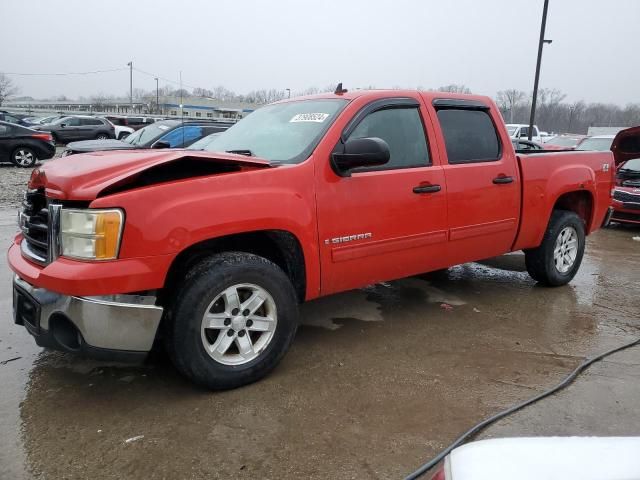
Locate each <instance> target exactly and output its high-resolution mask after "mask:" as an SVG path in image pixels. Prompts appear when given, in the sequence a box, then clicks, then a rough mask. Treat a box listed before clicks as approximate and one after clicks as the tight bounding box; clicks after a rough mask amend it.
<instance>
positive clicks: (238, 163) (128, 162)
mask: <svg viewBox="0 0 640 480" xmlns="http://www.w3.org/2000/svg"><path fill="white" fill-rule="evenodd" d="M269 167H271V164H270V163H269V162H268V161H267V160H264V159H261V158H257V157H246V156H243V155H235V154H229V153H217V152H200V151H195V150H133V151H127V152H125V151H115V152H93V153H86V154H79V155H71V156H67V157H62V158H59V159H56V160H52V161H50V162H47V163H46V164H45V165H43V166H42V167H40V168H36V169H35V170H34V171H33V173H32V174H31V179H30V180H29V188H31V189H34V188H45V190H46V194H47V196H48V197H51V198H55V199H58V200H84V201H91V200H95V199H96V198H98V197H99V196H105V195H107V194H109V193H112V192H115V191H123V190H126V189H131V188H137V187H142V186H149V185H153V184H159V183H165V182H170V181H176V180H183V179H186V178H194V177H202V176H207V175H217V174H222V173H229V172H235V171H247V170H255V169H259V168H269Z"/></svg>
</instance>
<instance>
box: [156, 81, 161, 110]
mask: <svg viewBox="0 0 640 480" xmlns="http://www.w3.org/2000/svg"><path fill="white" fill-rule="evenodd" d="M159 96H160V95H159V88H158V77H156V113H160V102H159V100H158V98H159Z"/></svg>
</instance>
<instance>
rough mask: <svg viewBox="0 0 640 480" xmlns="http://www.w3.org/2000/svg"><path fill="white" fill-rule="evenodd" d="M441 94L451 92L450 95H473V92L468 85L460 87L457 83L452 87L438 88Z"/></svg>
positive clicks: (451, 85)
mask: <svg viewBox="0 0 640 480" xmlns="http://www.w3.org/2000/svg"><path fill="white" fill-rule="evenodd" d="M438 91H439V92H449V93H471V90H470V89H469V88H468V87H467V86H466V85H458V84H456V83H452V84H450V85H444V86H442V87H440V88H438Z"/></svg>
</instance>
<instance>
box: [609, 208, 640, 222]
mask: <svg viewBox="0 0 640 480" xmlns="http://www.w3.org/2000/svg"><path fill="white" fill-rule="evenodd" d="M611 220H614V221H615V220H620V221H629V222H638V223H640V212H639V213H637V214H634V213H628V212H618V211H615V212H613V216H612V217H611Z"/></svg>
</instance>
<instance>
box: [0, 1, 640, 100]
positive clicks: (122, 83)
mask: <svg viewBox="0 0 640 480" xmlns="http://www.w3.org/2000/svg"><path fill="white" fill-rule="evenodd" d="M542 4H543V0H447V1H443V0H384V1H383V0H368V1H367V0H357V1H355V0H342V1H338V0H326V1H322V0H315V1H294V0H268V1H267V0H263V1H259V0H231V1H226V0H225V1H221V0H217V1H205V0H201V1H198V0H171V1H169V0H153V1H152V0H136V1H120V0H110V1H107V2H97V1H89V0H64V1H61V0H42V1H34V0H21V1H18V0H0V18H2V27H1V28H0V72H26V73H51V72H78V71H89V70H104V69H114V68H125V69H126V65H127V63H128V62H129V61H130V60H133V64H134V66H135V67H137V68H139V69H141V70H144V71H147V72H151V73H154V74H156V75H159V76H161V77H165V78H168V79H171V80H176V81H177V79H178V75H179V71H180V70H182V77H183V82H184V84H185V85H189V86H201V87H204V88H212V87H214V86H216V85H224V86H225V87H227V88H229V89H231V90H234V91H236V92H238V93H245V92H247V91H249V90H252V89H258V88H277V89H286V88H291V90H292V91H294V92H295V91H299V90H303V89H305V88H307V87H310V86H318V87H324V86H326V85H329V84H335V83H336V82H338V81H342V82H344V86H345V87H346V88H356V87H366V86H369V85H373V86H375V87H378V88H386V87H393V86H402V87H407V88H416V87H417V86H422V87H425V88H429V87H431V88H435V87H439V86H441V85H446V84H449V83H459V84H465V85H467V86H468V87H469V88H471V90H472V91H473V92H474V93H481V94H487V95H494V94H495V92H496V91H498V90H503V89H507V88H517V89H520V90H525V91H527V92H529V91H531V89H532V86H533V76H534V71H535V61H536V51H537V42H538V35H539V29H540V17H541V14H542ZM639 20H640V0H608V1H605V0H550V7H549V18H548V23H547V34H546V37H547V38H550V39H553V44H552V45H550V46H547V47H545V51H544V55H543V62H542V75H541V80H540V86H541V87H549V88H558V89H560V90H562V91H563V92H565V93H566V94H567V95H568V98H569V99H570V100H580V99H583V100H586V101H594V102H595V101H600V102H614V103H618V104H625V103H629V102H640V62H638V58H639V57H638V47H639V46H640V40H639V39H638V21H639ZM12 78H13V79H14V80H15V82H16V83H17V84H18V85H19V87H20V89H21V94H23V95H31V96H33V97H44V96H50V95H60V94H64V95H67V96H68V97H77V96H80V95H84V96H89V95H92V94H95V93H98V92H102V93H107V94H124V93H128V89H129V72H128V70H122V71H118V72H111V73H103V74H96V75H86V76H65V77H52V76H31V77H27V76H12ZM166 83H167V82H162V81H161V85H163V84H166ZM134 88H144V89H155V81H154V80H153V77H150V76H146V75H143V74H141V73H138V72H134Z"/></svg>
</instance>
